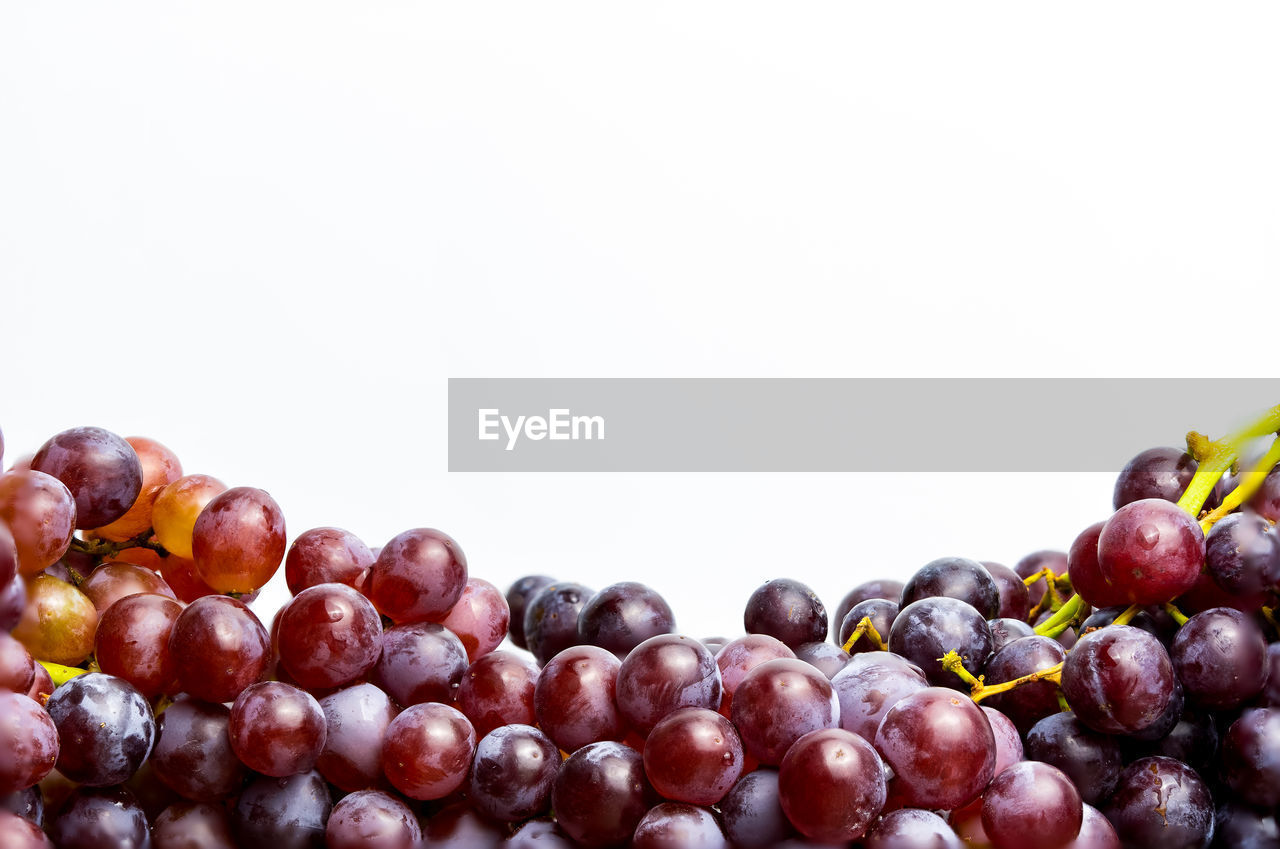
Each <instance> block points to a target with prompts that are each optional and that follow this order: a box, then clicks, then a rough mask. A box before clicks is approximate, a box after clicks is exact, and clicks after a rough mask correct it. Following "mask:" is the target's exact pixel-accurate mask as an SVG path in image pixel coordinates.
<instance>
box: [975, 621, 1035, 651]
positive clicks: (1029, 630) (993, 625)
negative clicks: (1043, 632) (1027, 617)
mask: <svg viewBox="0 0 1280 849" xmlns="http://www.w3.org/2000/svg"><path fill="white" fill-rule="evenodd" d="M987 627H988V628H990V629H991V654H992V656H994V655H995V654H996V653H997V652H999V651H1000V649H1002V648H1004V647H1005V646H1007V645H1009V643H1011V642H1013V641H1014V640H1017V639H1021V638H1022V637H1030V636H1034V635H1035V633H1036V629H1035V628H1033V627H1032V626H1031V624H1030V623H1029V622H1023V621H1022V620H1021V619H1005V618H1001V619H988V620H987Z"/></svg>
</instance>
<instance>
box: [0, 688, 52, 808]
mask: <svg viewBox="0 0 1280 849" xmlns="http://www.w3.org/2000/svg"><path fill="white" fill-rule="evenodd" d="M58 738H59V735H58V730H57V728H56V726H55V724H54V721H53V720H52V719H51V718H50V716H49V714H48V713H47V712H46V711H45V709H44V708H42V707H40V705H38V704H36V703H35V702H34V701H32V700H31V699H29V698H27V696H26V695H23V694H20V693H13V692H6V691H0V753H3V756H2V757H0V793H4V794H8V793H14V792H16V791H18V790H25V789H26V788H28V787H30V786H32V785H33V784H35V783H37V782H39V781H40V780H41V779H43V778H44V777H45V776H46V775H48V774H49V772H50V770H52V769H53V765H54V763H55V762H56V761H57V760H58V757H59V754H58V748H59V739H58Z"/></svg>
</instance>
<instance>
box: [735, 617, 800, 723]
mask: <svg viewBox="0 0 1280 849" xmlns="http://www.w3.org/2000/svg"><path fill="white" fill-rule="evenodd" d="M795 656H796V653H795V652H793V651H792V650H791V649H789V648H788V647H787V645H786V644H785V643H783V642H782V641H781V640H778V639H776V638H774V637H770V636H769V635H768V634H747V635H746V636H745V637H738V638H736V639H733V640H730V641H729V642H727V643H725V644H724V646H723V647H721V649H720V650H719V651H718V652H717V653H716V668H718V669H719V670H720V685H721V690H722V697H721V701H720V713H722V714H724V715H725V716H731V715H732V713H731V711H732V709H733V694H734V693H735V692H737V690H738V685H739V684H740V683H742V679H743V678H746V677H747V673H748V672H750V671H751V670H752V669H755V668H756V667H757V666H759V665H760V664H762V663H764V662H765V661H767V660H779V659H781V658H793V659H794V658H795Z"/></svg>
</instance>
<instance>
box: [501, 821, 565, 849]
mask: <svg viewBox="0 0 1280 849" xmlns="http://www.w3.org/2000/svg"><path fill="white" fill-rule="evenodd" d="M577 846H578V844H576V843H574V842H573V841H572V840H570V839H569V836H568V835H567V834H565V833H564V832H563V831H561V830H560V826H558V825H557V824H556V821H555V820H553V819H536V820H529V821H528V822H527V823H525V824H524V825H522V826H520V827H519V828H518V829H516V830H515V832H514V833H513V834H512V835H511V836H510V837H508V838H507V839H506V840H505V841H503V843H502V849H577Z"/></svg>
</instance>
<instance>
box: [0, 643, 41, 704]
mask: <svg viewBox="0 0 1280 849" xmlns="http://www.w3.org/2000/svg"><path fill="white" fill-rule="evenodd" d="M35 680H36V662H35V661H34V660H32V658H31V652H29V651H27V647H26V646H24V645H23V644H22V643H20V642H18V641H17V640H15V639H14V638H13V636H12V635H11V634H6V633H4V632H2V631H0V690H12V691H13V692H15V693H25V692H27V691H28V690H30V689H31V685H32V684H34V683H35Z"/></svg>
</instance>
